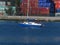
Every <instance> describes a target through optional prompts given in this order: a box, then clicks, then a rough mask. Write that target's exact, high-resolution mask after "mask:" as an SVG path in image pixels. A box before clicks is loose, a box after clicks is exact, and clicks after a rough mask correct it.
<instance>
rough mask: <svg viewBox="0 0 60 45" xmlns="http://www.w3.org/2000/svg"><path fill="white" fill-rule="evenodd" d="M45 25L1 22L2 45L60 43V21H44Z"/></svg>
mask: <svg viewBox="0 0 60 45" xmlns="http://www.w3.org/2000/svg"><path fill="white" fill-rule="evenodd" d="M42 23H43V24H44V27H40V28H36V27H35V28H34V27H30V28H28V27H21V26H20V25H19V24H18V23H16V22H0V45H60V22H42Z"/></svg>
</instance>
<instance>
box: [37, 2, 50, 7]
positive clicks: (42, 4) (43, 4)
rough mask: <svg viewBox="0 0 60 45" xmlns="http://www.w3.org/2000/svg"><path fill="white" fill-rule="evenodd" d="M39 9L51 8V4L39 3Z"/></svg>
mask: <svg viewBox="0 0 60 45" xmlns="http://www.w3.org/2000/svg"><path fill="white" fill-rule="evenodd" d="M38 6H39V7H50V3H39V4H38Z"/></svg>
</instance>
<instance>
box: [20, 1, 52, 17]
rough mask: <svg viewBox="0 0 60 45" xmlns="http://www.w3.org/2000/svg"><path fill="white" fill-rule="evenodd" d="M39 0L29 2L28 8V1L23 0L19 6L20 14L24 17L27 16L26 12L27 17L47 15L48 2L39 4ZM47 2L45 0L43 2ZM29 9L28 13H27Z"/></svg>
mask: <svg viewBox="0 0 60 45" xmlns="http://www.w3.org/2000/svg"><path fill="white" fill-rule="evenodd" d="M39 1H40V0H29V7H28V6H27V5H28V0H26V1H25V0H23V2H22V4H21V10H22V11H21V12H23V13H24V15H27V12H28V14H29V15H32V16H33V15H36V16H37V15H49V12H50V9H49V8H50V6H51V5H50V2H42V0H41V2H39ZM44 1H47V0H44ZM28 9H29V11H28Z"/></svg>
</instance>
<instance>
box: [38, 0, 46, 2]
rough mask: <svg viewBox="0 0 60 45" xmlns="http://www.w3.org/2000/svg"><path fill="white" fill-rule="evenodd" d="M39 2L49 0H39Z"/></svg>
mask: <svg viewBox="0 0 60 45" xmlns="http://www.w3.org/2000/svg"><path fill="white" fill-rule="evenodd" d="M38 2H47V0H38Z"/></svg>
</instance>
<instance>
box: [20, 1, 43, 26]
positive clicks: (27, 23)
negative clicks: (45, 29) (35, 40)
mask: <svg viewBox="0 0 60 45" xmlns="http://www.w3.org/2000/svg"><path fill="white" fill-rule="evenodd" d="M29 2H30V0H28V3H27V19H29V16H28V13H29ZM20 26H23V27H32V26H33V27H40V26H42V24H40V23H35V22H29V21H27V22H23V23H20Z"/></svg>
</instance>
